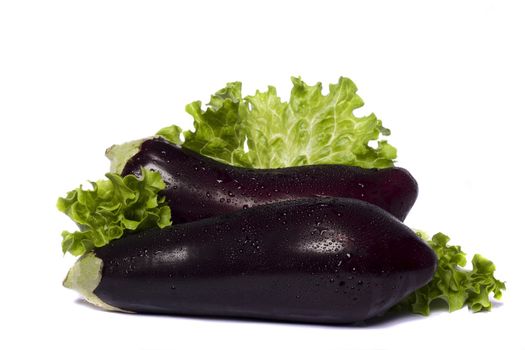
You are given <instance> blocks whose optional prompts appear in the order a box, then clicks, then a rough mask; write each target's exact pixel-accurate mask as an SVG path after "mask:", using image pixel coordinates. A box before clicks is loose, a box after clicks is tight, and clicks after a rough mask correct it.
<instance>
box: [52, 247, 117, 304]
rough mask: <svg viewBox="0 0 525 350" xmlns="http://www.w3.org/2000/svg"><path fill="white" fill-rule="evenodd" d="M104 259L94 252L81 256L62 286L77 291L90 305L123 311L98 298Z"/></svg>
mask: <svg viewBox="0 0 525 350" xmlns="http://www.w3.org/2000/svg"><path fill="white" fill-rule="evenodd" d="M102 265H103V263H102V259H100V258H98V257H97V256H96V255H95V254H94V253H93V252H90V253H87V254H84V255H83V256H81V257H80V258H79V259H78V260H77V261H76V262H75V264H74V265H73V266H72V267H71V269H69V272H68V273H67V275H66V278H65V279H64V282H63V283H62V285H63V286H64V287H66V288H69V289H73V290H76V291H77V292H78V293H80V294H81V295H82V296H83V297H84V298H85V299H86V300H87V301H88V302H89V303H91V304H93V305H95V306H98V307H100V308H101V309H104V310H108V311H123V310H120V309H119V308H116V307H114V306H111V305H109V304H107V303H105V302H103V301H102V300H100V298H99V297H97V296H96V295H95V293H94V290H95V289H96V288H97V287H98V285H99V283H100V280H101V279H102Z"/></svg>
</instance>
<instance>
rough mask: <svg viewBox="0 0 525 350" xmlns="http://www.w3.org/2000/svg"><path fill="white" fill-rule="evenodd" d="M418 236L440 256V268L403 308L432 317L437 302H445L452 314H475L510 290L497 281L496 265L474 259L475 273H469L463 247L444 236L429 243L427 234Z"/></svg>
mask: <svg viewBox="0 0 525 350" xmlns="http://www.w3.org/2000/svg"><path fill="white" fill-rule="evenodd" d="M416 233H417V234H418V235H419V236H420V237H421V238H423V239H425V240H426V241H427V243H428V244H429V245H430V247H432V249H433V250H434V252H435V253H436V255H437V257H438V267H437V271H436V273H435V274H434V278H433V279H432V281H430V282H429V283H428V284H427V285H425V286H424V287H422V288H420V289H418V290H416V291H415V292H414V293H412V294H411V295H410V296H408V298H407V299H406V300H404V301H403V302H402V306H403V305H404V306H408V307H409V308H410V309H411V310H412V312H414V313H418V314H422V315H428V314H430V311H431V304H432V303H433V302H434V301H435V300H444V301H445V302H446V303H447V304H448V308H449V311H450V312H452V311H456V310H459V309H461V308H463V307H464V306H465V305H467V306H468V308H469V309H470V310H472V311H473V312H479V311H487V310H490V309H491V307H492V303H491V301H490V295H493V296H494V298H495V299H501V296H502V291H503V290H505V288H506V286H505V283H504V282H501V281H500V280H498V279H496V278H495V277H494V271H495V270H496V266H495V265H494V263H493V262H492V261H490V260H488V259H485V258H484V257H482V256H481V255H479V254H476V255H474V257H473V258H472V270H466V269H464V266H465V265H466V263H467V259H466V254H465V253H464V252H463V251H462V250H461V247H460V246H453V245H448V242H449V240H450V238H449V237H448V236H446V235H445V234H443V233H441V232H440V233H437V234H435V235H434V236H433V237H432V239H426V235H425V234H424V233H423V232H416Z"/></svg>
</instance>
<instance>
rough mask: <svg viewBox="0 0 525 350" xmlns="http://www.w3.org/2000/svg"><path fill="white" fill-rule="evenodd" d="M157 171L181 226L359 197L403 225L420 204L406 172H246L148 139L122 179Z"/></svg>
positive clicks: (334, 168) (338, 168)
mask: <svg viewBox="0 0 525 350" xmlns="http://www.w3.org/2000/svg"><path fill="white" fill-rule="evenodd" d="M141 167H144V168H146V169H150V170H155V171H158V172H159V173H160V174H161V175H162V178H163V180H164V181H165V182H166V184H167V188H166V190H164V191H163V194H164V195H165V196H166V200H167V203H168V204H169V206H170V208H171V213H172V218H173V222H175V223H183V222H189V221H195V220H200V219H203V218H207V217H212V216H217V215H221V214H225V213H228V212H233V211H236V210H240V209H246V208H248V207H252V206H256V205H261V204H267V203H272V202H278V201H283V200H291V199H298V198H304V197H314V196H326V197H330V196H331V197H347V198H357V199H360V200H363V201H366V202H369V203H372V204H375V205H377V206H379V207H381V208H383V209H385V210H386V211H388V212H389V213H391V214H393V215H394V216H395V217H397V218H398V219H400V220H401V221H402V220H404V219H405V217H406V216H407V214H408V212H409V211H410V209H411V208H412V205H413V204H414V202H415V201H416V198H417V193H418V186H417V183H416V180H415V179H414V178H413V177H412V176H411V175H410V173H409V172H408V171H407V170H405V169H403V168H397V167H394V168H388V169H363V168H359V167H352V166H345V165H308V166H300V167H290V168H281V169H247V168H240V167H233V166H229V165H226V164H222V163H219V162H217V161H215V160H213V159H210V158H207V157H203V156H201V155H199V154H197V153H195V152H193V151H191V150H188V149H186V148H184V147H180V146H177V145H174V144H172V143H169V142H168V141H165V140H164V139H161V138H156V139H151V140H146V141H144V142H143V144H142V145H141V147H140V150H139V152H138V153H137V154H136V155H135V156H133V157H132V158H131V159H130V160H129V161H128V162H127V163H126V166H125V167H124V170H123V172H122V175H128V174H135V175H136V176H139V175H140V172H141Z"/></svg>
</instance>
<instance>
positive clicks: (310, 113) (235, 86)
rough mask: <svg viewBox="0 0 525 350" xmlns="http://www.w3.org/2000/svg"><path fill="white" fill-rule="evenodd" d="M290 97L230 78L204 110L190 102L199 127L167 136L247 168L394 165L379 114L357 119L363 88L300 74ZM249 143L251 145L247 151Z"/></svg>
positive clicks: (342, 80)
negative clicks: (250, 90) (249, 90)
mask: <svg viewBox="0 0 525 350" xmlns="http://www.w3.org/2000/svg"><path fill="white" fill-rule="evenodd" d="M292 83H293V88H292V91H291V94H290V98H289V101H288V102H286V101H282V100H281V99H280V97H279V96H278V95H277V91H276V89H275V88H274V87H272V86H269V87H268V90H267V91H265V92H260V91H257V92H256V93H255V95H253V96H246V97H243V96H242V93H241V83H239V82H233V83H228V84H227V85H226V87H225V88H223V89H222V90H219V91H218V92H217V93H215V94H214V95H213V96H212V97H211V99H210V102H209V103H208V107H207V108H206V109H205V110H203V109H202V103H201V102H200V101H196V102H193V103H190V104H189V105H187V106H186V111H187V112H188V113H189V114H190V115H191V116H192V117H193V119H194V127H195V131H185V132H184V133H183V135H184V141H183V142H182V141H181V137H180V133H181V130H180V128H179V127H177V126H170V127H166V128H163V129H161V130H160V131H159V132H158V133H157V135H161V136H163V137H165V138H166V139H168V140H169V141H171V142H174V143H177V144H182V145H183V146H184V147H186V148H189V149H191V150H193V151H195V152H198V153H200V154H202V155H205V156H207V157H210V158H213V159H215V160H217V161H220V162H223V163H227V164H231V165H236V166H242V167H247V168H282V167H290V166H299V165H308V164H346V165H354V166H359V167H362V168H387V167H391V166H393V164H394V163H393V161H394V159H395V158H396V155H397V153H396V149H395V148H394V147H393V146H391V145H390V144H389V143H388V142H387V141H385V140H381V141H379V142H378V144H377V147H375V148H374V147H372V146H371V145H370V142H371V141H375V140H378V139H379V137H380V135H385V136H386V135H389V134H390V131H389V130H388V129H386V128H384V127H383V126H382V123H381V121H380V120H379V119H377V117H376V116H375V115H374V114H373V113H372V114H370V115H368V116H364V117H356V116H355V115H354V111H355V110H356V109H358V108H359V107H361V106H363V104H364V103H363V100H362V99H361V98H360V97H359V96H358V95H357V93H356V92H357V87H356V86H355V84H354V83H353V82H352V81H351V80H350V79H348V78H343V77H342V78H340V79H339V82H338V83H337V84H330V86H329V92H328V94H326V95H323V93H322V85H321V83H317V84H315V85H312V86H310V85H307V84H306V83H304V82H303V81H302V80H301V79H300V78H292ZM245 145H246V146H247V149H246V150H245Z"/></svg>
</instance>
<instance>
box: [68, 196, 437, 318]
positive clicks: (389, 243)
mask: <svg viewBox="0 0 525 350" xmlns="http://www.w3.org/2000/svg"><path fill="white" fill-rule="evenodd" d="M435 268H436V256H435V254H434V252H433V251H432V249H430V248H429V247H428V246H427V244H426V243H424V242H423V241H422V240H420V239H419V238H418V237H417V236H416V235H415V234H414V233H413V231H412V230H410V229H409V228H408V227H406V226H405V225H404V224H403V223H401V222H400V221H399V220H398V219H396V218H395V217H394V216H392V215H390V214H389V213H387V212H386V211H384V210H382V209H381V208H379V207H377V206H374V205H371V204H369V203H366V202H363V201H359V200H355V199H348V198H307V199H299V200H295V201H286V202H280V203H273V204H268V205H263V206H258V207H255V208H250V209H248V210H241V211H237V212H234V213H229V214H225V215H222V216H217V217H213V218H209V219H204V220H200V221H194V222H190V223H186V224H179V225H174V226H170V227H167V228H164V229H151V230H147V231H143V232H138V233H135V234H130V235H127V236H125V237H123V238H121V239H118V240H115V241H112V242H110V243H109V244H108V245H107V246H104V247H101V248H97V249H95V250H94V252H93V253H89V254H88V256H86V257H85V258H81V259H80V260H79V262H77V264H76V265H75V266H74V267H73V268H72V270H71V271H70V273H69V274H68V277H67V278H66V281H65V283H64V285H66V286H69V287H73V288H76V289H77V290H79V291H81V292H82V293H83V294H84V295H86V297H87V299H88V300H90V301H92V302H94V303H95V304H98V305H102V306H104V307H106V308H110V309H113V310H116V309H115V308H117V309H118V310H121V311H132V312H139V313H156V314H177V315H192V316H214V317H217V316H218V317H240V318H257V319H268V320H282V321H293V322H312V323H334V324H335V323H341V324H344V323H351V322H354V321H360V320H365V319H368V318H371V317H373V316H376V315H379V314H381V313H383V312H385V311H386V310H388V309H389V308H390V307H391V306H393V305H395V304H397V303H398V302H399V301H401V300H402V299H403V298H404V297H406V296H407V295H408V294H409V293H411V292H413V291H414V290H416V289H417V288H419V287H422V286H423V285H425V284H426V283H427V282H428V281H430V280H431V279H432V276H433V274H434V270H435ZM79 281H80V282H79ZM86 281H89V283H88V282H86ZM79 284H80V285H81V287H79ZM91 291H92V292H91Z"/></svg>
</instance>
